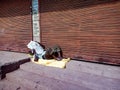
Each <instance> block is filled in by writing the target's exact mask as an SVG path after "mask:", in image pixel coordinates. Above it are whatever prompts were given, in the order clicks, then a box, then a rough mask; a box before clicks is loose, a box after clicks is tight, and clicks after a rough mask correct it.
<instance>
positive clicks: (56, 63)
mask: <svg viewBox="0 0 120 90" xmlns="http://www.w3.org/2000/svg"><path fill="white" fill-rule="evenodd" d="M31 61H32V62H34V63H36V64H41V65H45V66H51V67H58V68H65V67H66V64H67V62H69V61H70V58H67V59H62V60H61V61H57V60H55V59H50V60H46V59H39V60H38V62H35V61H34V60H33V59H32V60H31Z"/></svg>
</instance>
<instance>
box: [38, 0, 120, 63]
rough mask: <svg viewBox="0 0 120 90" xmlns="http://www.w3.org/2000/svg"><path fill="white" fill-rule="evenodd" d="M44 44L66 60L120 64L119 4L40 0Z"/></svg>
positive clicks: (93, 0)
mask: <svg viewBox="0 0 120 90" xmlns="http://www.w3.org/2000/svg"><path fill="white" fill-rule="evenodd" d="M39 3H40V27H41V28H40V29H41V37H40V38H41V42H42V43H43V44H44V45H45V46H46V47H51V46H53V45H55V44H58V45H60V46H61V47H62V49H63V55H64V57H71V58H76V59H84V60H88V61H97V62H107V63H114V64H120V1H119V0H116V1H114V0H109V1H108V0H41V1H40V2H39Z"/></svg>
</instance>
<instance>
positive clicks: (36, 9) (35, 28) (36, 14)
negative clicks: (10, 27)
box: [32, 0, 40, 42]
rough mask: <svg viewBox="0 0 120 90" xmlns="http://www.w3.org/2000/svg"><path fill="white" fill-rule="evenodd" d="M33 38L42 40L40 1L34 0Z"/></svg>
mask: <svg viewBox="0 0 120 90" xmlns="http://www.w3.org/2000/svg"><path fill="white" fill-rule="evenodd" d="M32 23H33V40H34V41H38V42H40V24H39V3H38V0H32Z"/></svg>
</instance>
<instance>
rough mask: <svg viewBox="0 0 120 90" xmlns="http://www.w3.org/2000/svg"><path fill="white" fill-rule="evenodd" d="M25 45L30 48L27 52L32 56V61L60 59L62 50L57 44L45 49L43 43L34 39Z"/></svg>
mask: <svg viewBox="0 0 120 90" xmlns="http://www.w3.org/2000/svg"><path fill="white" fill-rule="evenodd" d="M27 47H28V48H29V49H30V51H29V54H30V55H33V56H34V61H38V60H39V59H47V60H49V59H56V60H61V59H62V50H61V48H60V47H59V46H57V45H56V46H54V47H52V48H48V49H46V50H45V48H44V47H43V45H41V44H40V43H38V42H36V41H30V42H29V43H28V45H27Z"/></svg>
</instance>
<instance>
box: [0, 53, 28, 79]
mask: <svg viewBox="0 0 120 90" xmlns="http://www.w3.org/2000/svg"><path fill="white" fill-rule="evenodd" d="M28 61H30V59H29V58H28V55H27V54H25V53H17V52H8V51H0V79H3V78H5V77H6V73H9V72H12V71H14V70H16V69H18V68H19V67H20V65H21V64H23V63H25V62H28Z"/></svg>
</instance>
